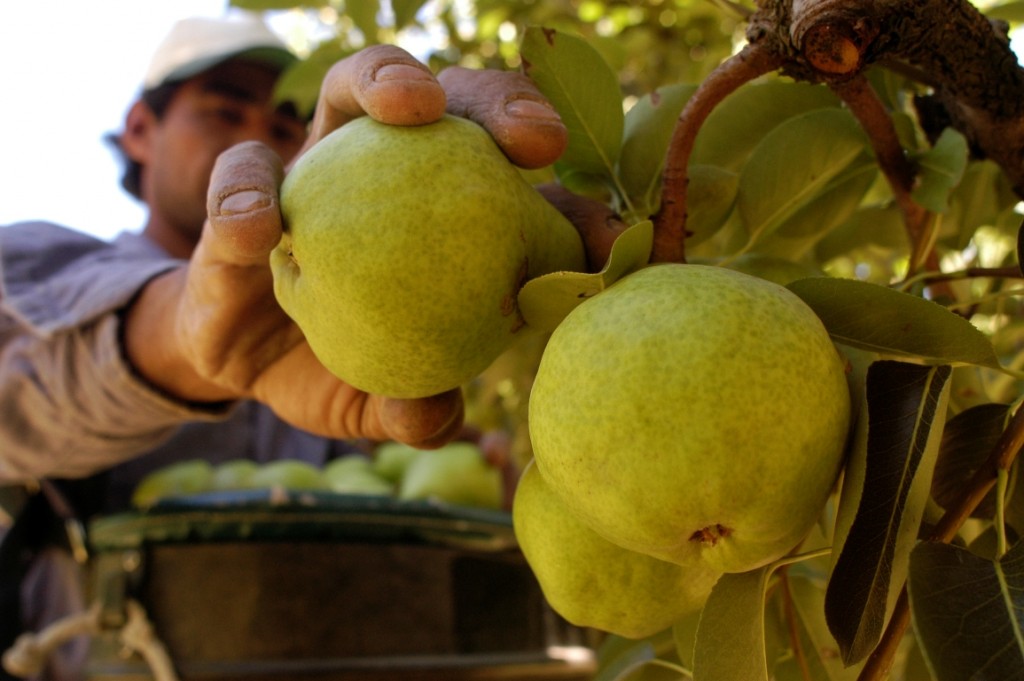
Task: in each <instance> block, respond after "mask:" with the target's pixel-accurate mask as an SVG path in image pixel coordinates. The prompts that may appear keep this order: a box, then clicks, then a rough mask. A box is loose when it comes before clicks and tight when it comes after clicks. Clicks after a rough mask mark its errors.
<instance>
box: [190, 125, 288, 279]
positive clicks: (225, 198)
mask: <svg viewBox="0 0 1024 681" xmlns="http://www.w3.org/2000/svg"><path fill="white" fill-rule="evenodd" d="M283 177H284V170H283V169H282V164H281V159H280V158H279V157H278V156H277V154H275V153H274V152H273V151H271V149H270V148H269V147H267V146H265V145H263V144H261V143H259V142H244V143H242V144H239V145H236V146H234V147H232V148H231V149H228V150H227V151H225V152H224V153H223V154H221V155H220V157H219V158H218V159H217V163H216V164H215V165H214V168H213V173H212V174H211V176H210V189H209V192H208V193H207V215H208V222H207V226H206V229H204V230H203V237H202V245H203V249H202V251H201V253H202V255H203V257H206V258H214V259H217V260H220V261H224V262H229V263H232V264H236V265H254V264H265V263H266V260H267V253H269V252H270V250H271V249H272V248H274V246H276V245H277V242H278V241H280V239H281V211H280V207H279V205H278V195H277V192H278V186H279V185H280V184H281V181H282V179H283Z"/></svg>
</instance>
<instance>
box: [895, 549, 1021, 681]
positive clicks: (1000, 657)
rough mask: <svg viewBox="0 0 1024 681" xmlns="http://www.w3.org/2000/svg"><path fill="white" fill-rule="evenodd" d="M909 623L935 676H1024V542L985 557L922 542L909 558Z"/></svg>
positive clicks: (962, 679) (943, 680)
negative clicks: (992, 557) (999, 554)
mask: <svg viewBox="0 0 1024 681" xmlns="http://www.w3.org/2000/svg"><path fill="white" fill-rule="evenodd" d="M908 589H909V592H910V607H911V613H912V615H913V619H914V630H915V632H916V633H917V638H918V641H919V643H920V645H921V648H922V650H923V652H924V655H925V659H926V660H927V661H928V666H929V668H930V669H931V672H932V674H934V675H935V678H936V679H938V681H976V680H980V679H1007V680H1008V679H1022V678H1024V544H1017V545H1016V546H1014V547H1013V548H1012V549H1011V550H1010V551H1009V552H1007V553H1006V555H1004V556H1003V557H1002V558H1000V559H999V560H997V561H990V560H986V559H984V558H980V557H978V556H976V555H974V554H973V553H971V552H970V551H968V550H966V549H963V548H960V547H958V546H950V545H946V544H937V543H923V544H921V545H919V546H918V547H917V548H916V549H914V551H913V553H912V554H911V560H910V583H909V586H908Z"/></svg>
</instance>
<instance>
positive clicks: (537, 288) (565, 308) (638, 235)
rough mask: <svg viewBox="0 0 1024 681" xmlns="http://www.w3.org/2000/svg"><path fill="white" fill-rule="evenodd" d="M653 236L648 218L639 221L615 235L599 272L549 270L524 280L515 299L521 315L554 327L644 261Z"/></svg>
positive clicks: (539, 325) (546, 328)
mask: <svg viewBox="0 0 1024 681" xmlns="http://www.w3.org/2000/svg"><path fill="white" fill-rule="evenodd" d="M653 240H654V225H653V224H652V223H651V221H650V220H645V221H644V222H638V223H637V224H635V225H633V226H631V227H630V228H629V229H627V230H626V231H624V232H623V233H622V234H620V235H619V236H618V237H617V238H616V239H615V243H614V244H612V252H611V254H610V255H609V256H608V262H607V263H606V264H605V266H604V269H602V270H601V271H600V272H595V273H593V274H591V273H587V272H552V273H551V274H545V275H542V276H540V277H536V278H535V279H531V280H530V281H528V282H526V284H525V285H524V286H523V288H522V289H520V291H519V299H518V300H519V311H520V312H521V313H522V315H523V319H524V320H526V323H527V324H528V325H529V326H531V327H533V328H535V329H539V330H541V331H554V330H555V327H556V326H558V325H559V324H560V323H561V322H562V320H563V319H565V316H566V315H568V314H569V313H570V312H572V311H573V310H574V309H575V308H576V306H577V305H579V304H580V303H582V302H583V301H585V300H587V299H588V298H592V297H593V296H595V295H597V294H598V293H600V292H601V291H603V290H605V289H606V288H608V287H609V286H611V285H612V284H614V283H615V282H616V281H618V280H619V279H621V278H622V277H624V276H626V275H627V274H629V273H630V272H634V271H636V270H638V269H640V268H641V267H643V266H644V265H646V264H647V262H648V260H649V259H650V256H651V246H652V244H653Z"/></svg>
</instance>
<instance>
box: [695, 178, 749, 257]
mask: <svg viewBox="0 0 1024 681" xmlns="http://www.w3.org/2000/svg"><path fill="white" fill-rule="evenodd" d="M739 181H740V178H739V175H737V174H736V173H734V172H732V171H731V170H726V169H724V168H717V167H715V166H705V165H700V164H697V165H691V166H690V168H689V182H690V188H689V191H688V192H687V194H686V196H687V199H686V213H687V219H686V230H687V232H688V236H687V237H686V243H687V244H689V245H690V246H696V245H697V244H700V243H703V242H704V241H707V240H708V239H710V238H711V237H712V236H714V235H715V234H716V233H717V232H718V231H719V230H720V229H721V228H722V226H723V225H725V222H726V220H728V219H729V215H730V214H731V213H732V210H733V207H734V206H735V205H736V194H737V191H738V190H739V186H740V182H739Z"/></svg>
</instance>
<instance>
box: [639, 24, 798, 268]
mask: <svg viewBox="0 0 1024 681" xmlns="http://www.w3.org/2000/svg"><path fill="white" fill-rule="evenodd" d="M781 65H782V58H781V57H780V56H778V55H777V54H775V53H774V52H772V51H771V50H770V49H768V48H766V47H764V46H763V45H761V44H760V43H748V44H747V45H746V46H745V47H744V48H743V49H742V50H741V51H740V52H738V53H736V54H735V55H733V56H731V57H729V58H728V59H726V60H725V61H724V62H722V63H721V64H719V65H718V67H716V68H715V70H714V71H712V72H711V75H709V76H708V77H707V78H706V79H704V81H702V82H701V84H700V86H698V88H697V91H696V92H694V93H693V96H692V97H690V99H689V100H687V102H686V106H685V107H683V110H682V112H681V113H680V114H679V119H678V120H677V121H676V127H675V129H674V130H673V132H672V139H671V141H670V142H669V147H668V152H667V155H666V158H665V171H664V174H663V176H662V191H661V207H660V208H659V209H658V212H657V214H656V215H655V216H654V247H653V248H652V251H651V262H678V263H685V262H686V237H687V236H688V233H687V231H686V192H687V185H688V184H689V181H690V178H689V164H690V155H691V154H692V153H693V145H694V142H695V141H696V139H697V133H698V132H699V131H700V128H701V126H702V125H703V124H704V121H705V120H707V117H708V116H709V115H710V114H711V112H712V111H713V110H714V108H715V107H716V106H718V104H719V103H720V102H721V101H722V100H723V99H725V98H726V97H727V96H729V95H730V94H732V93H733V92H734V91H735V90H736V89H737V88H739V87H740V86H741V85H743V84H744V83H747V82H749V81H751V80H753V79H754V78H757V77H758V76H761V75H764V74H765V73H768V72H769V71H774V70H775V69H777V68H779V67H780V66H781Z"/></svg>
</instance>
